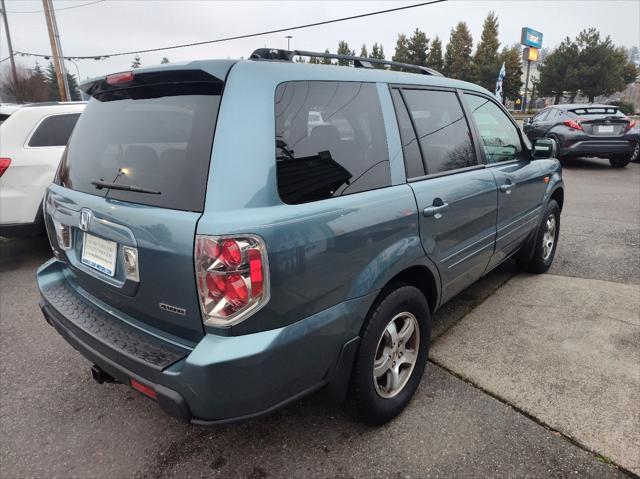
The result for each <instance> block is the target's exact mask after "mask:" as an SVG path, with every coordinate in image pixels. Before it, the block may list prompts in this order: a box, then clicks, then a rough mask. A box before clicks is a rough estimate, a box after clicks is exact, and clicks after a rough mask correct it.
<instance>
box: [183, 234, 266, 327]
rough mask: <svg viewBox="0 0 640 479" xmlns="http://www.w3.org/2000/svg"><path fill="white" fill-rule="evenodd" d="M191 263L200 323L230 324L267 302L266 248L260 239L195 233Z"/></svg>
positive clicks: (211, 324) (252, 236)
mask: <svg viewBox="0 0 640 479" xmlns="http://www.w3.org/2000/svg"><path fill="white" fill-rule="evenodd" d="M195 262H196V276H197V285H198V296H199V299H200V310H201V312H202V320H203V322H204V324H206V325H209V326H218V327H227V326H232V325H234V324H237V323H239V322H240V321H243V320H244V319H246V318H247V317H249V316H250V315H251V314H253V313H254V312H255V311H257V310H258V309H260V308H261V307H262V306H264V305H265V304H266V303H267V302H268V301H269V283H268V263H267V249H266V246H265V244H264V241H263V240H262V238H260V237H258V236H254V235H245V236H240V237H233V238H228V237H224V238H221V237H218V236H198V237H196V251H195Z"/></svg>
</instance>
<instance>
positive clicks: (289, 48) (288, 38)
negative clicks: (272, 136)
mask: <svg viewBox="0 0 640 479" xmlns="http://www.w3.org/2000/svg"><path fill="white" fill-rule="evenodd" d="M3 1H4V0H3ZM284 38H286V39H287V51H289V50H291V43H290V42H291V39H292V38H293V37H292V36H291V35H287V36H285V37H284Z"/></svg>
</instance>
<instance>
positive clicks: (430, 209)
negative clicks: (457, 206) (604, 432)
mask: <svg viewBox="0 0 640 479" xmlns="http://www.w3.org/2000/svg"><path fill="white" fill-rule="evenodd" d="M448 209H449V203H443V204H441V205H438V206H427V207H426V208H425V209H424V210H422V214H423V215H424V216H426V217H427V218H429V217H431V216H433V217H435V218H436V219H437V218H440V217H441V216H442V215H443V213H444V212H445V211H447V210H448Z"/></svg>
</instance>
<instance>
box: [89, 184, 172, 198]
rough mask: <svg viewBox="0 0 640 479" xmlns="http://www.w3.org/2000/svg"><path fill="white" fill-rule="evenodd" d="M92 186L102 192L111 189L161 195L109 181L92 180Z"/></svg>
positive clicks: (157, 192) (145, 189)
mask: <svg viewBox="0 0 640 479" xmlns="http://www.w3.org/2000/svg"><path fill="white" fill-rule="evenodd" d="M91 184H92V185H93V186H95V187H96V188H97V189H99V190H101V189H102V188H109V189H110V190H122V191H133V192H135V193H149V194H151V195H159V194H161V193H160V192H159V191H155V190H149V189H147V188H141V187H140V186H132V185H121V184H118V183H111V182H109V181H103V180H91Z"/></svg>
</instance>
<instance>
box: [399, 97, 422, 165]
mask: <svg viewBox="0 0 640 479" xmlns="http://www.w3.org/2000/svg"><path fill="white" fill-rule="evenodd" d="M391 96H392V97H393V104H394V106H395V109H396V118H397V119H398V128H399V129H400V139H401V140H402V151H403V153H404V165H405V168H406V173H407V178H416V177H419V176H424V174H425V171H424V164H423V163H422V155H420V148H419V146H418V140H417V139H416V133H415V130H414V129H413V125H412V124H411V118H409V113H408V112H407V107H406V106H405V104H404V100H403V99H402V95H401V94H400V90H396V89H394V90H392V91H391Z"/></svg>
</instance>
